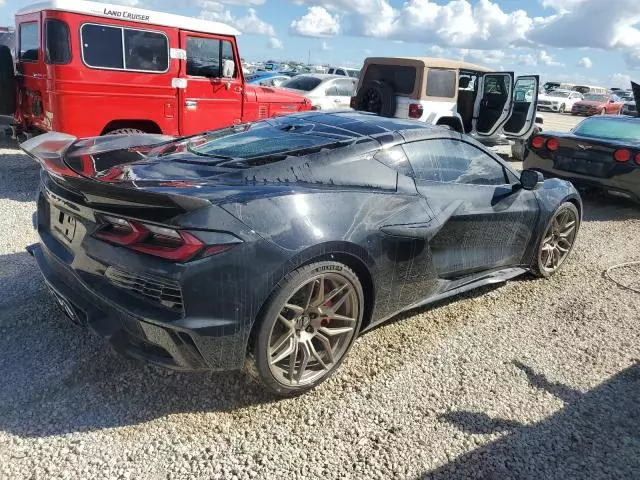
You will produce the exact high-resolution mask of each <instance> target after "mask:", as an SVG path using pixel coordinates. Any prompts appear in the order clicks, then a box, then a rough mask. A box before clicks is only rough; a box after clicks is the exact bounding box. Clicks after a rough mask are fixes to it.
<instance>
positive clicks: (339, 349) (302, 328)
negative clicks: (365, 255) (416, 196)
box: [255, 262, 364, 394]
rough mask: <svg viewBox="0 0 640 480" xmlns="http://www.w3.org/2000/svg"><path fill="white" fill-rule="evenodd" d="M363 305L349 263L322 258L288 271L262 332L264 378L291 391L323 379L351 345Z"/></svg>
mask: <svg viewBox="0 0 640 480" xmlns="http://www.w3.org/2000/svg"><path fill="white" fill-rule="evenodd" d="M363 308H364V303H363V291H362V287H361V285H360V282H359V280H358V277H357V276H356V275H355V273H353V272H352V271H351V270H350V269H349V268H348V267H346V266H345V265H342V264H339V263H337V262H320V263H316V264H312V265H308V266H306V267H302V268H300V269H298V270H296V271H294V272H293V273H292V274H289V275H287V277H285V280H284V282H283V285H282V286H281V288H280V290H279V292H278V293H277V294H276V295H275V297H274V298H273V299H272V302H271V304H270V307H269V308H268V310H267V312H266V316H265V318H264V319H263V325H262V326H261V327H260V332H259V334H258V339H257V345H256V351H255V353H256V355H255V361H256V364H257V365H256V366H257V367H258V368H257V369H258V373H259V376H260V380H261V381H262V383H263V384H265V386H267V387H270V388H271V389H272V390H274V391H275V392H276V393H279V394H292V393H296V392H299V391H304V390H308V389H309V388H312V387H314V386H315V385H317V384H318V383H320V382H322V381H323V380H325V379H326V378H327V377H328V376H329V375H330V374H331V373H332V372H333V371H334V370H335V369H336V368H337V367H338V366H339V365H340V363H341V362H342V360H343V359H344V358H345V356H346V354H347V352H348V351H349V349H350V348H351V345H352V343H353V341H354V339H355V338H356V336H357V334H358V331H359V329H360V324H361V321H362V315H363Z"/></svg>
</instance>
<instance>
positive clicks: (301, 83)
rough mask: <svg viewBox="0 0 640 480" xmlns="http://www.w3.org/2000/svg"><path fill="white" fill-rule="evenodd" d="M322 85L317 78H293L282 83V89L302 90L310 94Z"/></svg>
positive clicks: (320, 80)
mask: <svg viewBox="0 0 640 480" xmlns="http://www.w3.org/2000/svg"><path fill="white" fill-rule="evenodd" d="M321 83H322V79H320V78H318V77H304V76H299V77H293V78H292V79H291V80H288V81H286V82H284V83H283V84H282V85H281V87H282V88H292V89H294V90H302V91H303V92H310V91H311V90H313V89H314V88H316V87H317V86H318V85H320V84H321Z"/></svg>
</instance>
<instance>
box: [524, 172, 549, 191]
mask: <svg viewBox="0 0 640 480" xmlns="http://www.w3.org/2000/svg"><path fill="white" fill-rule="evenodd" d="M543 183H544V176H543V175H542V174H541V173H540V172H537V171H536V170H523V171H522V173H521V174H520V184H521V185H522V188H524V189H525V190H537V189H538V188H540V187H541V186H542V184H543Z"/></svg>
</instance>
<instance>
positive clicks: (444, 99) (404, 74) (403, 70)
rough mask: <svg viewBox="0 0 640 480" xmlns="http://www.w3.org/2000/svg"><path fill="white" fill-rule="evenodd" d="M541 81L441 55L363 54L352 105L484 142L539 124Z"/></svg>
mask: <svg viewBox="0 0 640 480" xmlns="http://www.w3.org/2000/svg"><path fill="white" fill-rule="evenodd" d="M539 83H540V80H539V77H538V76H537V75H530V76H524V77H517V78H515V77H514V74H513V72H492V71H490V70H489V69H487V68H485V67H481V66H478V65H473V64H470V63H466V62H459V61H454V60H446V59H441V58H395V57H378V58H367V59H366V60H365V62H364V66H363V68H362V70H361V76H360V80H359V83H358V88H357V90H356V94H355V96H354V97H352V99H351V107H352V108H354V109H356V110H361V111H367V112H372V113H377V114H378V115H383V116H387V117H395V118H414V119H416V120H421V121H423V122H426V123H430V124H433V125H443V126H446V127H449V128H451V129H453V130H456V131H458V132H460V133H467V134H469V135H473V136H474V137H476V138H478V140H481V141H483V142H484V143H493V142H496V141H498V140H499V139H500V138H504V137H506V138H508V139H514V140H520V141H522V140H525V139H527V138H529V136H530V135H531V134H532V132H533V131H534V128H536V123H538V124H540V123H542V118H541V117H540V115H539V114H537V113H536V109H537V105H538V88H539ZM537 128H538V129H540V126H539V125H538V126H537Z"/></svg>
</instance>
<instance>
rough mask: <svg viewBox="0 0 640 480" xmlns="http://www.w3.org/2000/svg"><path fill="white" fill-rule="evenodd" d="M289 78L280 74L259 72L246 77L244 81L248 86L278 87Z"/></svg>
mask: <svg viewBox="0 0 640 480" xmlns="http://www.w3.org/2000/svg"><path fill="white" fill-rule="evenodd" d="M290 78H291V77H290V76H289V75H285V74H283V73H280V72H276V73H271V72H259V73H254V74H253V75H247V76H246V77H245V79H246V81H247V83H248V84H250V85H261V86H263V87H279V86H280V85H282V84H283V83H284V82H286V81H287V80H289V79H290Z"/></svg>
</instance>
